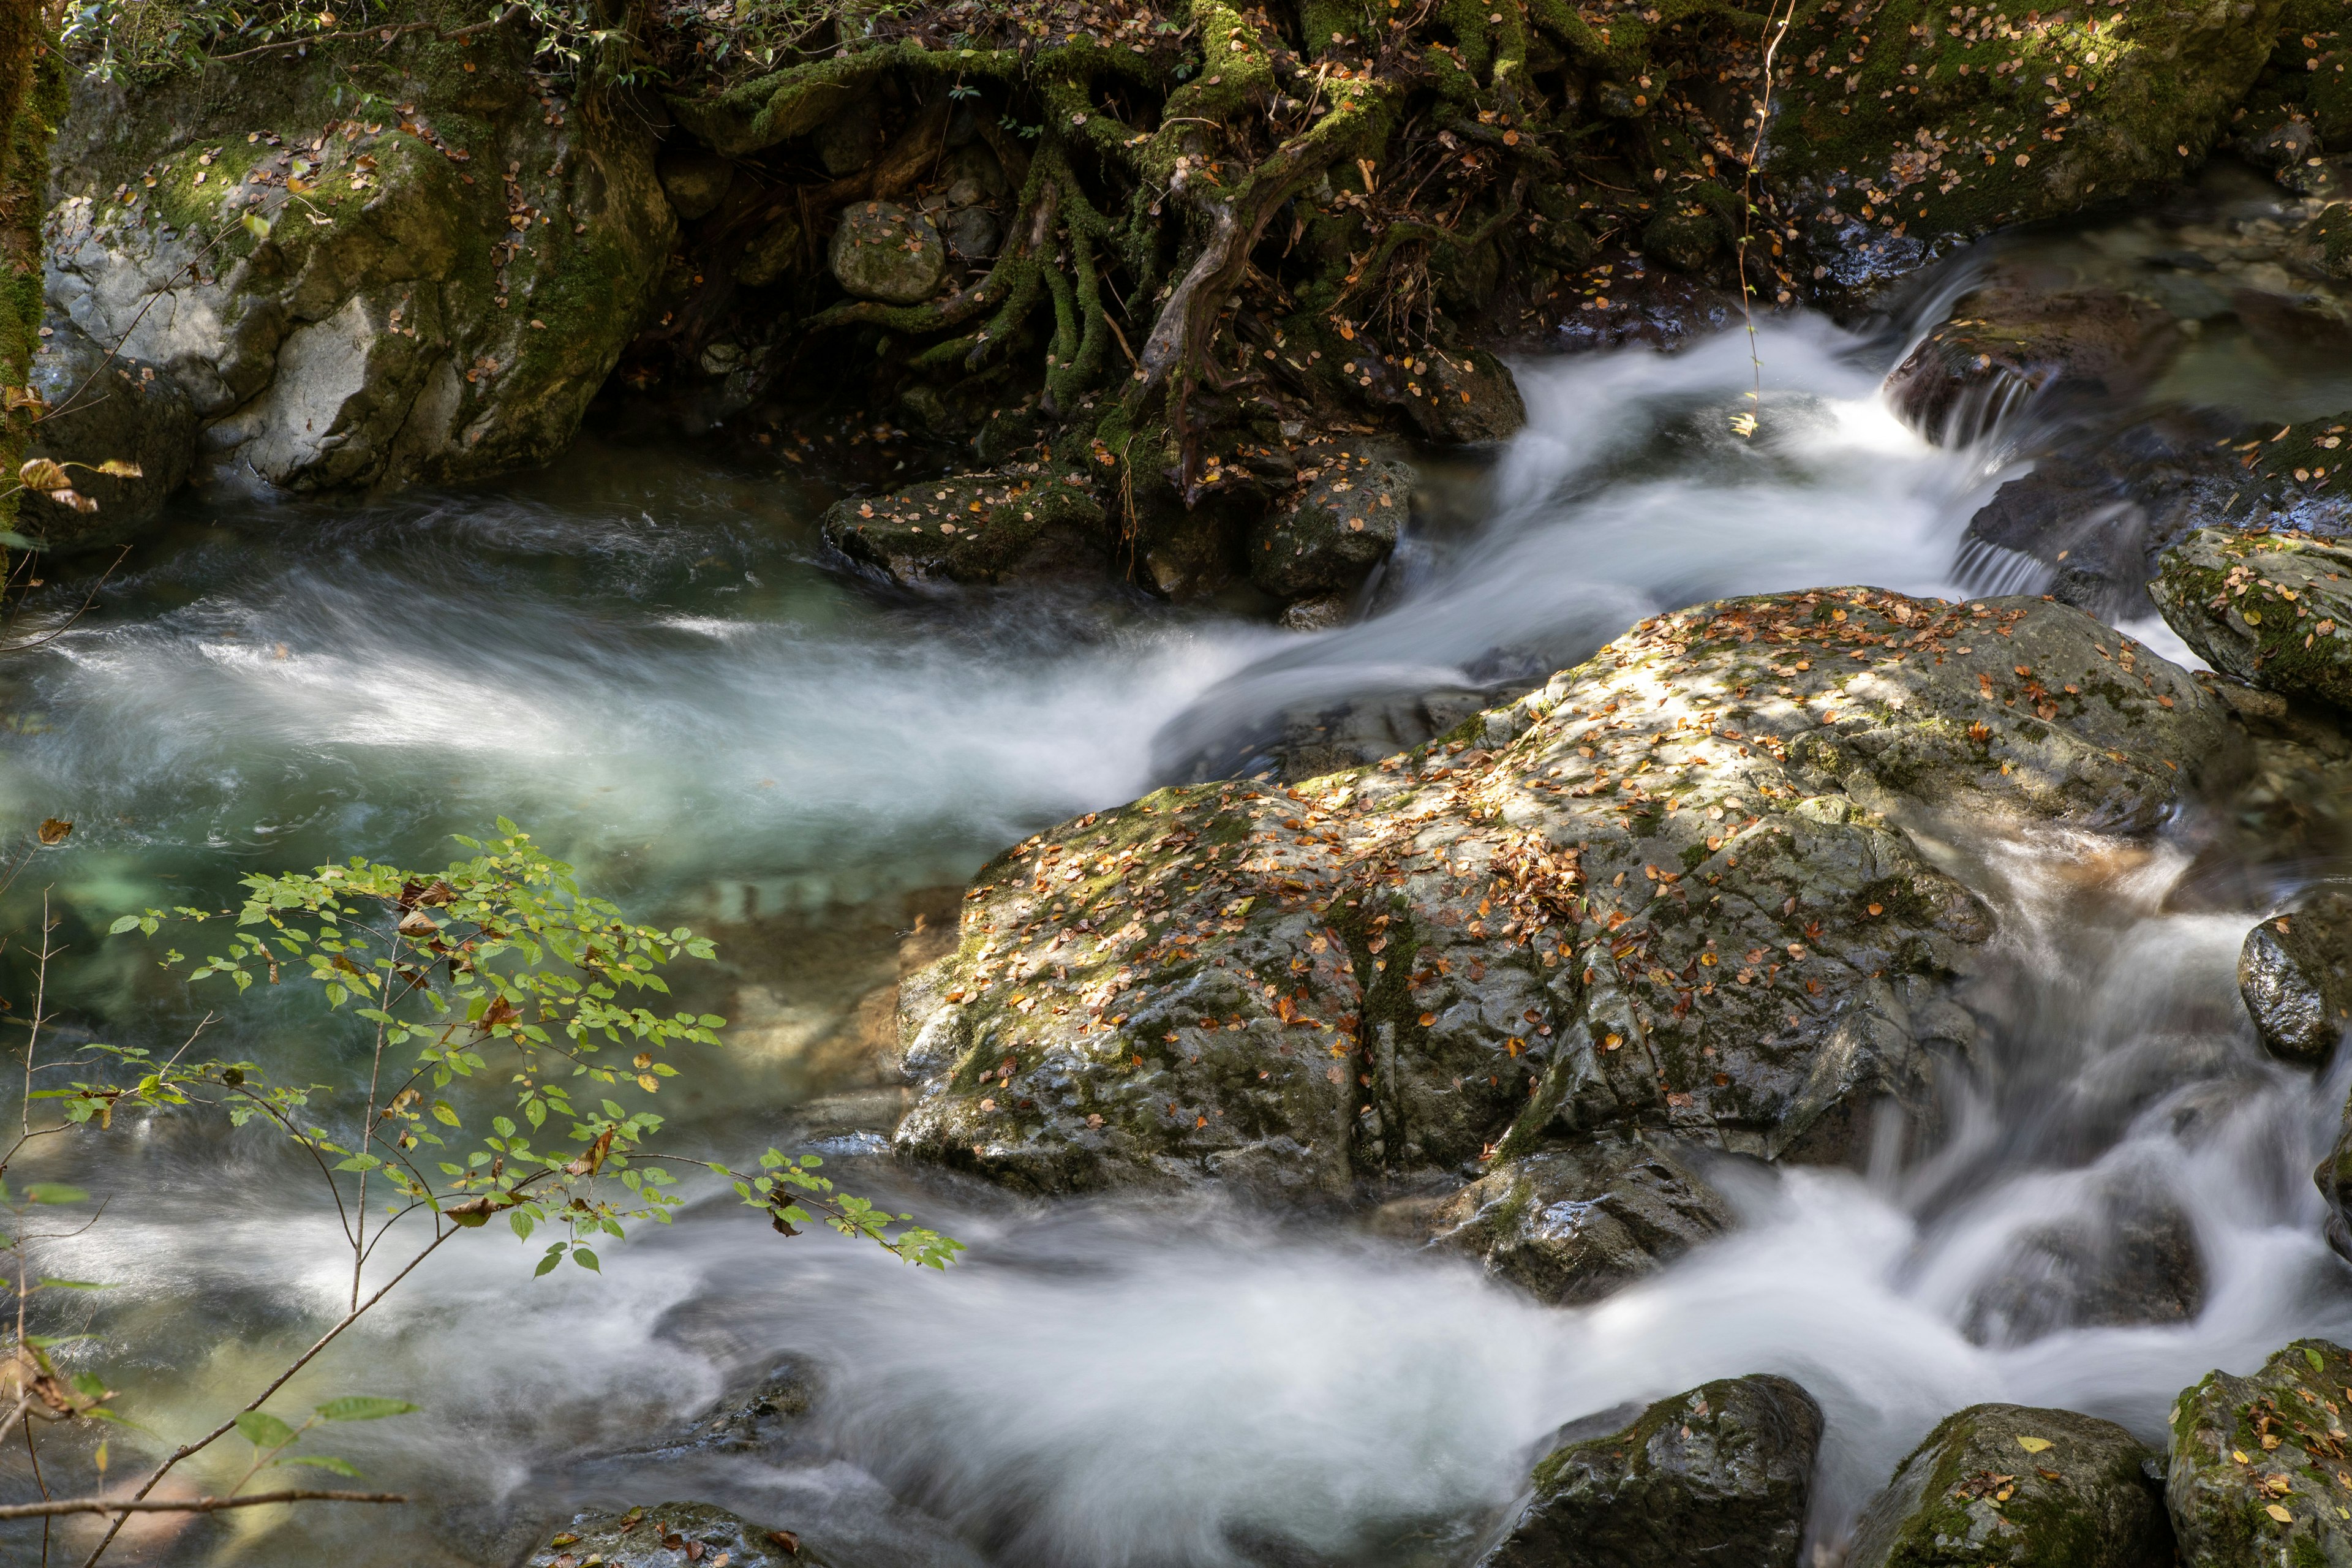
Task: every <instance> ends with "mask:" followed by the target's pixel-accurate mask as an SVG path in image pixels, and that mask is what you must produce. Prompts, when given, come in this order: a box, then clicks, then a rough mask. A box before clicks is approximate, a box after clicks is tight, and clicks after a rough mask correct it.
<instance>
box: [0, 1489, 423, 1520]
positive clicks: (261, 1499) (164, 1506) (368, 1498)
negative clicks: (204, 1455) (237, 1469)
mask: <svg viewBox="0 0 2352 1568" xmlns="http://www.w3.org/2000/svg"><path fill="white" fill-rule="evenodd" d="M407 1500H408V1496H407V1494H406V1493H405V1492H339V1491H316V1490H311V1489H307V1488H296V1489H291V1490H288V1491H277V1492H247V1494H246V1495H244V1496H243V1497H200V1498H183V1499H179V1500H170V1499H165V1498H110V1497H75V1498H58V1499H55V1500H51V1501H49V1502H13V1503H8V1504H6V1505H5V1506H0V1519H48V1518H52V1517H54V1516H56V1515H58V1514H61V1513H125V1514H128V1513H218V1512H220V1511H221V1510H223V1509H230V1508H257V1507H259V1506H260V1505H262V1504H264V1503H272V1502H406V1501H407Z"/></svg>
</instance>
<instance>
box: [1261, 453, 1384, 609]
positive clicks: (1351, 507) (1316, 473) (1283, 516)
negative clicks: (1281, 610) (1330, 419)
mask: <svg viewBox="0 0 2352 1568" xmlns="http://www.w3.org/2000/svg"><path fill="white" fill-rule="evenodd" d="M1298 477H1299V479H1301V480H1303V481H1304V483H1303V485H1302V487H1301V488H1300V489H1299V490H1298V491H1297V493H1296V494H1295V495H1294V496H1292V497H1291V498H1290V499H1289V500H1286V501H1285V502H1284V503H1282V504H1281V505H1279V506H1278V507H1276V509H1275V510H1272V511H1270V512H1268V513H1267V514H1266V515H1265V518H1264V519H1263V520H1262V521H1260V522H1259V523H1258V524H1257V526H1256V527H1255V529H1254V530H1253V531H1252V532H1251V536H1250V541H1249V563H1250V581H1251V582H1252V583H1255V584H1257V586H1258V587H1260V588H1262V589H1264V590H1265V592H1266V593H1269V594H1272V595H1276V596H1277V597H1279V598H1284V599H1299V598H1313V597H1318V596H1320V595H1329V594H1335V593H1342V592H1346V591H1349V590H1352V589H1354V588H1355V587H1357V586H1358V585H1359V584H1361V583H1362V582H1363V580H1364V579H1365V577H1366V576H1368V575H1370V573H1371V571H1372V569H1373V568H1374V567H1376V566H1378V565H1379V564H1380V563H1381V562H1383V561H1386V560H1387V559H1388V557H1389V552H1391V551H1392V550H1394V549H1395V548H1396V542H1397V534H1398V531H1400V530H1401V529H1402V527H1403V525H1404V522H1405V520H1406V518H1407V517H1408V516H1410V515H1411V513H1412V469H1411V468H1407V467H1405V466H1404V465H1403V464H1402V463H1400V462H1397V461H1395V460H1394V459H1392V458H1375V457H1370V456H1368V455H1366V454H1365V453H1362V452H1360V451H1355V450H1352V449H1349V448H1347V447H1338V448H1332V447H1322V448H1320V449H1315V448H1310V450H1309V458H1308V466H1306V467H1302V468H1300V469H1299V470H1298Z"/></svg>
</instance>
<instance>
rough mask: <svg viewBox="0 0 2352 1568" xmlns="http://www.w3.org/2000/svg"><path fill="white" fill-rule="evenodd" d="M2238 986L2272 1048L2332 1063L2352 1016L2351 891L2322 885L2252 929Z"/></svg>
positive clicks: (2297, 1061) (2309, 1061) (2302, 1061)
mask: <svg viewBox="0 0 2352 1568" xmlns="http://www.w3.org/2000/svg"><path fill="white" fill-rule="evenodd" d="M2238 994H2240V995H2241V996H2242V997H2244V998H2245V1002H2246V1012H2247V1014H2248V1016H2251V1017H2252V1019H2253V1021H2254V1032H2255V1034H2257V1035H2258V1036H2260V1037H2262V1042H2263V1047H2264V1048H2265V1049H2267V1050H2268V1051H2269V1052H2270V1053H2271V1055H2273V1056H2274V1057H2276V1058H2279V1059H2280V1060H2282V1061H2285V1062H2291V1063H2293V1064H2294V1065H2295V1066H2296V1067H2307V1068H2325V1067H2326V1065H2327V1061H2328V1058H2330V1057H2332V1056H2334V1055H2335V1054H2336V1040H2337V1039H2338V1038H2340V1037H2342V1035H2343V1032H2344V1026H2345V1021H2346V1019H2347V1018H2352V892H2346V891H2344V890H2342V889H2335V888H2324V889H2318V890H2316V891H2315V892H2312V893H2309V894H2306V895H2305V897H2304V898H2302V899H2300V900H2297V901H2296V903H2295V905H2294V907H2293V908H2292V909H2289V910H2284V911H2282V912H2281V913H2279V914H2276V915H2273V916H2272V917H2271V918H2270V919H2269V920H2266V921H2263V922H2262V923H2261V924H2260V925H2257V926H2256V927H2254V929H2253V930H2252V931H2248V932H2247V933H2246V942H2245V945H2244V946H2243V947H2242V948H2240V949H2239V950H2238Z"/></svg>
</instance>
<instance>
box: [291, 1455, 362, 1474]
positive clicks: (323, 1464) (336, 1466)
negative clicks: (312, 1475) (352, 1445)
mask: <svg viewBox="0 0 2352 1568" xmlns="http://www.w3.org/2000/svg"><path fill="white" fill-rule="evenodd" d="M276 1463H277V1464H280V1465H311V1466H315V1467H316V1468H319V1469H321V1470H332V1471H333V1472H334V1473H335V1474H337V1475H339V1476H349V1477H351V1478H352V1479H354V1480H356V1479H359V1473H360V1471H359V1467H358V1466H357V1465H354V1464H352V1462H351V1461H350V1460H349V1459H338V1458H335V1457H334V1456H333V1455H331V1454H296V1455H294V1456H293V1457H291V1458H284V1459H279V1460H277V1461H276Z"/></svg>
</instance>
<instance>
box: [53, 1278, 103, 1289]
mask: <svg viewBox="0 0 2352 1568" xmlns="http://www.w3.org/2000/svg"><path fill="white" fill-rule="evenodd" d="M38 1288H39V1289H44V1290H111V1289H114V1287H113V1286H111V1285H107V1284H101V1283H100V1282H99V1281H97V1280H94V1279H44V1280H42V1281H41V1283H40V1286H39V1287H38Z"/></svg>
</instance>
